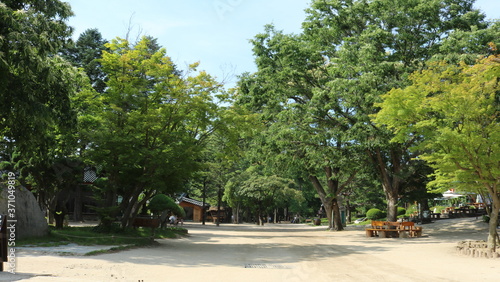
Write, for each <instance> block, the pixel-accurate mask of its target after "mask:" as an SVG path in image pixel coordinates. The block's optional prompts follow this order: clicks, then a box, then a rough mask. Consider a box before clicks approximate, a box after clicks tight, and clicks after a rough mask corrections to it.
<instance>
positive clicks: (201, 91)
mask: <svg viewBox="0 0 500 282" xmlns="http://www.w3.org/2000/svg"><path fill="white" fill-rule="evenodd" d="M152 43H154V42H153V41H152V40H151V38H148V37H143V38H142V39H141V40H140V41H139V42H137V43H136V44H134V45H132V44H130V43H129V42H128V41H126V40H123V39H114V40H112V41H111V42H110V43H109V44H107V45H106V47H107V48H109V51H104V52H103V58H102V60H101V64H102V66H103V69H104V71H105V73H106V75H107V77H108V81H107V89H106V91H105V92H104V93H103V95H101V96H99V97H98V99H100V101H101V102H102V104H103V105H104V108H103V110H102V112H101V113H100V114H99V119H100V120H101V122H102V124H101V126H100V129H99V130H98V131H97V132H95V133H94V135H93V139H92V140H93V141H92V144H91V146H92V147H91V148H92V157H91V158H92V160H93V161H94V162H95V163H97V164H100V165H102V167H103V170H104V171H105V173H106V175H107V176H108V180H109V185H108V187H110V191H109V192H110V199H111V200H112V199H113V198H114V197H113V196H112V194H114V193H116V194H117V195H120V196H121V197H122V198H123V201H122V202H121V206H120V208H121V211H122V213H123V217H122V219H121V221H122V226H123V227H127V226H129V224H130V222H131V220H132V219H133V218H134V217H135V215H136V214H137V213H138V212H139V208H140V207H141V206H143V205H144V203H145V202H146V201H147V200H148V199H150V198H151V197H152V196H153V195H155V194H157V193H160V192H161V193H165V194H172V193H173V192H175V191H179V190H180V189H181V188H182V187H183V183H184V181H186V179H188V178H189V176H190V175H191V173H192V172H193V171H196V170H197V168H198V164H197V159H198V158H199V154H200V152H201V150H202V146H201V145H202V143H203V141H204V140H205V139H206V137H207V136H208V134H209V132H210V131H211V126H212V122H213V120H214V119H215V118H216V117H215V115H216V112H217V105H216V104H215V102H214V99H215V98H214V96H215V95H216V94H217V93H218V92H219V88H220V84H218V83H217V82H216V81H215V80H214V79H213V78H212V77H211V76H210V75H208V74H207V73H206V72H204V71H200V72H198V73H197V74H196V75H190V76H186V77H181V76H179V75H178V72H176V70H175V67H174V65H173V63H172V61H171V60H170V58H169V57H168V56H167V55H166V51H165V49H163V48H161V49H158V48H156V47H155V46H156V45H155V44H152ZM196 67H197V64H194V65H192V66H190V71H191V72H195V71H196Z"/></svg>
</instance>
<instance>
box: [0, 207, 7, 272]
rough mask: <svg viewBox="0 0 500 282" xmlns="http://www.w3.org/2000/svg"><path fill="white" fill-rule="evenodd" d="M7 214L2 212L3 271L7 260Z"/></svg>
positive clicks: (0, 244)
mask: <svg viewBox="0 0 500 282" xmlns="http://www.w3.org/2000/svg"><path fill="white" fill-rule="evenodd" d="M7 247H8V246H7V215H5V214H0V272H2V271H3V262H4V261H5V262H6V261H7V260H8V258H7V249H8V248H7Z"/></svg>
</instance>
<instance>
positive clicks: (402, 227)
mask: <svg viewBox="0 0 500 282" xmlns="http://www.w3.org/2000/svg"><path fill="white" fill-rule="evenodd" d="M365 232H366V237H381V238H389V237H396V238H397V237H400V235H401V233H408V237H420V236H422V227H419V226H415V223H414V222H411V221H408V222H390V221H375V220H372V222H371V226H369V227H367V228H365Z"/></svg>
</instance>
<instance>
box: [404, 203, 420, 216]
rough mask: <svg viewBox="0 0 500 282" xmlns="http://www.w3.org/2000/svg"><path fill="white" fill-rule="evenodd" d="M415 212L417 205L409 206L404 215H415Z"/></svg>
mask: <svg viewBox="0 0 500 282" xmlns="http://www.w3.org/2000/svg"><path fill="white" fill-rule="evenodd" d="M417 211H418V206H417V205H411V206H409V207H408V209H406V214H407V215H411V214H413V213H415V212H417Z"/></svg>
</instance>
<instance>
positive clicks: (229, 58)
mask: <svg viewBox="0 0 500 282" xmlns="http://www.w3.org/2000/svg"><path fill="white" fill-rule="evenodd" d="M66 2H69V3H70V5H71V7H72V9H73V12H74V13H75V16H74V17H72V18H71V19H70V20H69V25H71V26H73V27H74V28H75V38H77V37H78V35H79V34H80V33H82V32H83V31H85V30H86V29H88V28H97V29H98V30H99V31H100V32H101V33H102V35H103V37H104V38H105V39H108V40H111V39H113V38H115V37H117V36H118V37H122V38H124V37H125V36H126V34H127V30H128V27H129V26H131V27H132V30H131V32H130V39H135V38H136V37H137V36H138V35H139V34H140V35H150V36H153V37H155V38H158V42H159V44H161V45H162V46H163V47H165V48H166V49H167V54H168V55H169V56H170V57H171V58H172V60H173V61H174V62H175V64H176V65H177V66H178V68H179V69H181V70H184V69H186V65H188V64H191V63H193V62H197V61H199V62H200V63H201V65H200V69H204V70H206V71H207V72H208V73H210V74H212V75H214V76H217V77H218V79H219V81H221V80H224V82H225V83H226V84H227V85H228V86H233V85H234V82H235V81H236V77H235V75H238V74H241V73H243V72H245V71H249V72H253V71H255V69H256V68H255V65H254V62H253V61H254V58H253V55H252V46H251V44H250V43H249V39H252V38H253V37H254V36H255V35H256V34H258V33H260V32H262V31H263V29H264V28H263V27H264V25H266V24H270V23H272V24H274V25H275V26H276V28H277V29H279V30H283V31H285V32H286V33H299V32H300V27H301V23H302V22H303V20H304V18H305V13H304V9H306V8H307V7H308V6H309V3H310V1H308V0H183V1H179V0H177V1H172V0H142V1H137V0H67V1H66ZM476 7H478V8H480V9H481V10H482V11H484V12H485V13H486V15H487V17H488V18H489V19H500V0H478V1H476ZM129 23H131V25H130V24H129Z"/></svg>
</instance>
